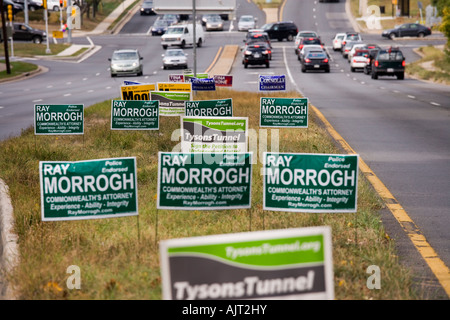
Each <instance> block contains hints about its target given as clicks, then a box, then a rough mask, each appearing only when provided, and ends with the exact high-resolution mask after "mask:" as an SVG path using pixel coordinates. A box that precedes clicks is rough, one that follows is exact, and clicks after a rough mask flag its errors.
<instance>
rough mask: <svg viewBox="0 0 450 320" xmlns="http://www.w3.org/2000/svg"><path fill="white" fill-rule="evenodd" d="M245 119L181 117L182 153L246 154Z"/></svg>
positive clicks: (246, 130) (246, 126) (246, 131)
mask: <svg viewBox="0 0 450 320" xmlns="http://www.w3.org/2000/svg"><path fill="white" fill-rule="evenodd" d="M247 128H248V118H247V117H215V118H213V117H211V118H208V117H181V151H182V152H247V135H248V129H247Z"/></svg>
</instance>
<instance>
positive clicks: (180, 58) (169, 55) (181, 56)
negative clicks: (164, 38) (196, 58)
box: [162, 49, 188, 69]
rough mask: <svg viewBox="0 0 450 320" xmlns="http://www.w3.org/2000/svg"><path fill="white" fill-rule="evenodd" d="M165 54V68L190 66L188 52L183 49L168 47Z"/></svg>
mask: <svg viewBox="0 0 450 320" xmlns="http://www.w3.org/2000/svg"><path fill="white" fill-rule="evenodd" d="M162 56H163V68H164V69H168V68H183V69H186V68H187V67H188V60H187V54H186V53H184V51H183V49H167V50H166V53H165V54H163V55H162Z"/></svg>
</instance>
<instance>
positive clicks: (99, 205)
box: [39, 157, 138, 221]
mask: <svg viewBox="0 0 450 320" xmlns="http://www.w3.org/2000/svg"><path fill="white" fill-rule="evenodd" d="M39 175H40V189H41V214H42V221H56V220H80V219H96V218H111V217H123V216H131V215H137V214H138V203H137V197H138V195H137V179H136V159H135V158H134V157H128V158H112V159H102V160H88V161H77V162H69V161H40V162H39Z"/></svg>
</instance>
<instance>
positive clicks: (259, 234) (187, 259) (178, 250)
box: [160, 227, 334, 300]
mask: <svg viewBox="0 0 450 320" xmlns="http://www.w3.org/2000/svg"><path fill="white" fill-rule="evenodd" d="M160 257H161V280H162V289H163V299H165V300H234V299H236V300H237V299H247V300H248V299H297V300H299V299H303V300H313V299H317V300H326V299H327V300H333V299H334V283H333V258H332V245H331V229H330V227H310V228H294V229H283V230H268V231H256V232H243V233H234V234H221V235H210V236H203V237H192V238H183V239H170V240H163V241H161V242H160Z"/></svg>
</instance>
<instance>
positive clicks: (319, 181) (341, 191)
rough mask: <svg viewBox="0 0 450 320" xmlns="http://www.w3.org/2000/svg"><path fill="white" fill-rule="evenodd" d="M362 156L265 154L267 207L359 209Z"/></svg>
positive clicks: (302, 209)
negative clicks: (358, 196) (359, 171)
mask: <svg viewBox="0 0 450 320" xmlns="http://www.w3.org/2000/svg"><path fill="white" fill-rule="evenodd" d="M358 161H359V156H358V155H340V154H306V153H270V152H266V153H264V160H263V167H264V189H263V193H264V200H263V209H264V210H272V211H295V212H356V207H357V193H358Z"/></svg>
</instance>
